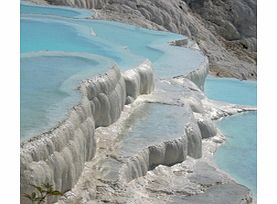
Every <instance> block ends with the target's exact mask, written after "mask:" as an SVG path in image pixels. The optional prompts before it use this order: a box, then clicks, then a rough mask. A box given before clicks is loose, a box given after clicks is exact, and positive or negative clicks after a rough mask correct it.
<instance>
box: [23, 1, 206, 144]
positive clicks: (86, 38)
mask: <svg viewBox="0 0 277 204" xmlns="http://www.w3.org/2000/svg"><path fill="white" fill-rule="evenodd" d="M85 15H87V11H84V10H80V9H76V10H75V9H73V8H71V9H69V8H60V7H51V6H47V7H41V6H33V5H29V4H28V5H26V4H21V31H20V38H21V43H20V46H21V47H20V51H21V54H22V57H21V76H22V77H21V137H22V138H23V139H25V138H29V137H31V136H33V135H35V134H38V133H40V132H42V131H44V130H45V129H47V128H48V127H50V126H52V125H53V124H54V123H55V121H58V120H59V119H60V118H61V117H62V116H65V113H66V112H67V110H68V109H69V108H70V107H71V106H72V104H74V103H77V101H78V100H77V97H76V96H77V95H78V94H77V91H76V87H77V85H78V83H79V82H80V80H81V79H85V78H88V77H91V73H94V74H96V73H103V72H104V71H106V70H107V68H109V67H111V64H112V63H116V64H117V65H119V66H120V68H121V69H122V70H126V69H130V68H134V67H135V66H137V65H138V64H140V63H142V62H143V61H144V60H145V59H146V58H148V59H150V60H151V61H152V63H153V67H154V71H155V75H156V77H161V78H164V77H170V76H175V75H180V74H185V73H188V72H190V71H191V70H193V69H195V68H196V67H198V66H199V64H201V63H202V61H203V60H204V56H203V55H202V53H201V52H200V51H197V50H192V49H187V48H181V47H173V46H170V45H169V43H168V42H169V41H172V40H177V39H181V38H184V36H181V35H177V34H174V33H169V32H159V31H152V30H147V29H143V28H139V27H136V26H131V25H126V24H122V23H116V22H109V21H97V20H88V19H84V18H83V17H85ZM80 16H83V17H80ZM56 51H59V52H60V53H59V56H58V58H53V52H56ZM72 52H74V53H73V54H72V55H71V57H66V55H67V54H68V53H72ZM61 53H65V54H61ZM87 54H93V55H94V59H93V60H87V61H86V62H84V58H83V59H82V60H80V58H78V57H74V55H77V56H80V55H87ZM26 55H27V56H28V57H27V58H26ZM49 55H51V57H49ZM38 56H39V57H38ZM72 56H73V57H72ZM97 56H98V57H97ZM95 57H96V58H95ZM85 58H86V57H85ZM88 58H90V57H88ZM97 58H99V59H100V60H98V59H97ZM42 59H43V60H42ZM27 62H28V63H27ZM95 63H96V64H95ZM40 71H41V73H38V72H40ZM61 72H62V73H61ZM80 72H82V77H83V78H81V77H79V78H78V77H77V79H78V80H77V79H76V80H75V83H73V82H72V83H67V82H68V81H71V80H70V79H72V78H76V76H79V73H80ZM53 76H55V77H53ZM52 81H53V83H52ZM40 82H43V83H40ZM72 84H74V86H73V85H72ZM25 89H26V90H25ZM61 90H63V91H61ZM65 90H66V91H65ZM70 98H71V99H70Z"/></svg>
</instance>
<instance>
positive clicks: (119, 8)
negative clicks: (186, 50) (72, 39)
mask: <svg viewBox="0 0 277 204" xmlns="http://www.w3.org/2000/svg"><path fill="white" fill-rule="evenodd" d="M31 1H33V2H37V3H45V2H47V3H49V4H55V5H66V6H72V7H81V8H88V9H92V8H93V9H96V10H97V12H96V16H95V18H98V19H108V20H116V21H122V22H126V23H130V24H136V25H139V26H143V27H147V28H153V29H159V30H168V31H171V32H176V33H181V34H184V35H187V36H188V37H190V38H192V39H193V40H195V41H196V42H197V43H198V44H199V46H200V48H201V49H202V50H203V51H204V52H205V54H206V55H207V56H208V57H209V61H210V71H211V72H212V73H214V74H216V75H218V76H226V77H236V78H239V79H256V78H257V68H256V54H257V52H256V48H257V46H256V41H257V37H256V27H257V23H256V16H257V11H256V7H257V6H256V5H257V4H256V1H255V0H235V1H234V0H233V1H232V0H227V1H226V0H224V1H223V0H74V1H73V0H31Z"/></svg>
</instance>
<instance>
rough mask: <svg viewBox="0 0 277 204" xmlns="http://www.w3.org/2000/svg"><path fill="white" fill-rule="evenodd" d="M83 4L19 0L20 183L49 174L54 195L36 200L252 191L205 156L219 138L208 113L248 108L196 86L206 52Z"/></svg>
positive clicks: (151, 199)
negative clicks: (110, 18)
mask: <svg viewBox="0 0 277 204" xmlns="http://www.w3.org/2000/svg"><path fill="white" fill-rule="evenodd" d="M67 2H69V1H67ZM76 2H78V4H80V7H86V8H91V7H97V5H98V3H99V2H100V1H99V2H98V1H76ZM83 4H86V5H83ZM90 4H93V5H90ZM99 5H100V4H99ZM93 15H97V12H94V11H93V12H91V13H90V12H89V11H88V10H82V9H73V8H66V7H63V8H61V7H58V6H55V7H51V6H35V5H33V4H27V3H22V4H21V95H22V97H21V140H22V142H21V152H20V188H21V193H22V194H23V193H31V192H33V191H34V188H33V187H32V186H31V185H30V184H35V185H41V184H45V183H50V184H51V185H53V188H54V189H56V190H58V191H61V192H62V193H64V195H63V196H61V197H57V196H51V197H48V198H47V199H46V203H55V202H58V203H107V202H109V203H190V204H191V203H205V202H206V203H223V201H224V203H226V204H229V203H230V204H234V203H252V201H253V199H252V194H251V192H250V190H249V189H248V188H247V187H245V186H242V185H240V184H238V183H237V182H236V181H235V180H234V179H233V178H231V177H230V176H229V175H228V174H226V173H224V172H223V171H221V170H220V169H218V168H217V166H216V165H215V164H214V162H213V154H214V153H215V151H216V149H217V147H218V146H219V145H221V144H222V143H223V142H224V140H225V137H224V136H223V135H222V134H221V133H220V131H218V129H217V128H216V126H215V124H214V120H217V119H219V118H222V117H225V116H229V115H233V114H236V113H239V112H244V111H255V110H256V108H255V107H252V106H246V105H235V104H228V103H224V102H218V101H213V100H209V99H208V98H207V97H206V96H205V94H204V92H203V91H204V83H205V79H206V77H207V75H208V69H209V61H208V58H207V57H206V56H205V55H204V54H203V53H202V52H201V51H200V50H199V48H198V46H197V44H196V43H195V42H193V41H191V40H189V39H188V38H187V37H185V36H182V35H177V34H174V33H169V32H162V31H154V30H148V29H144V28H140V27H137V26H133V25H127V24H122V23H116V22H110V21H101V20H91V19H89V16H93ZM230 192H232V193H230ZM21 203H29V201H28V200H27V199H26V198H25V197H24V196H21Z"/></svg>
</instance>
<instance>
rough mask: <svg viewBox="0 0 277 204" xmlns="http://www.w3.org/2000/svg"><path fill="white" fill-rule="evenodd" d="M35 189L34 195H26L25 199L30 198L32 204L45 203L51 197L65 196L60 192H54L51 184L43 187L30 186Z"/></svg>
mask: <svg viewBox="0 0 277 204" xmlns="http://www.w3.org/2000/svg"><path fill="white" fill-rule="evenodd" d="M30 185H31V186H32V187H34V190H35V191H33V192H32V193H30V194H28V193H24V197H26V198H28V199H29V200H30V201H31V202H32V204H41V203H44V202H45V200H46V198H47V197H49V196H62V195H63V194H62V193H61V192H60V191H57V190H54V189H53V185H50V184H49V183H46V184H42V185H41V186H37V185H33V184H30Z"/></svg>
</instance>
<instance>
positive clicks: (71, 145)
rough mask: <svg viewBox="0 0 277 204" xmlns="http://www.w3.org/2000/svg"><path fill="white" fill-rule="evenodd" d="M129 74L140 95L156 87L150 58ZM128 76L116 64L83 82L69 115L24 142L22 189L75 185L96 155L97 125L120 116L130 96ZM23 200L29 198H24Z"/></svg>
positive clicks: (21, 173)
mask: <svg viewBox="0 0 277 204" xmlns="http://www.w3.org/2000/svg"><path fill="white" fill-rule="evenodd" d="M125 78H126V80H127V81H128V82H132V80H133V82H132V84H133V85H134V88H133V91H134V92H135V93H136V94H137V95H138V94H148V93H150V92H151V91H152V90H153V88H154V84H153V83H154V79H153V72H152V68H151V65H150V62H149V61H146V62H145V63H144V64H143V65H141V66H139V67H138V68H136V69H135V70H133V72H132V75H128V73H125ZM125 78H124V77H123V75H122V74H121V72H120V70H119V69H118V68H116V67H113V68H112V69H110V70H109V71H108V72H107V73H105V74H103V75H99V76H97V77H95V78H94V79H92V80H87V81H85V82H83V83H82V84H81V87H80V91H81V93H82V98H81V102H80V104H79V105H77V106H75V107H73V109H72V110H71V111H70V113H69V115H68V118H67V119H66V120H64V121H63V122H61V123H60V124H59V125H58V126H57V127H55V128H54V129H52V130H50V131H48V132H46V133H43V134H42V135H39V136H37V137H33V138H31V139H30V140H29V141H27V142H23V143H22V144H21V153H20V189H21V193H28V192H30V191H31V188H32V187H31V186H30V185H29V184H30V183H31V184H34V185H41V184H42V183H50V184H52V185H53V187H54V188H55V189H57V190H59V191H61V192H65V191H68V190H70V189H71V188H72V187H73V186H74V184H75V183H76V182H77V180H78V179H79V177H80V175H81V173H82V171H83V168H84V164H85V162H87V161H89V160H91V159H92V158H93V157H94V155H95V150H96V142H95V139H94V132H95V128H97V127H100V126H108V125H110V124H112V123H113V122H115V121H116V120H117V119H118V118H119V117H120V114H121V111H122V110H123V107H124V105H125V102H126V97H127V96H128V95H126V84H125ZM128 94H129V92H128ZM131 94H132V93H131ZM132 96H133V95H132ZM22 202H23V203H26V202H27V201H26V200H25V199H24V198H22ZM48 202H52V200H49V201H48Z"/></svg>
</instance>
